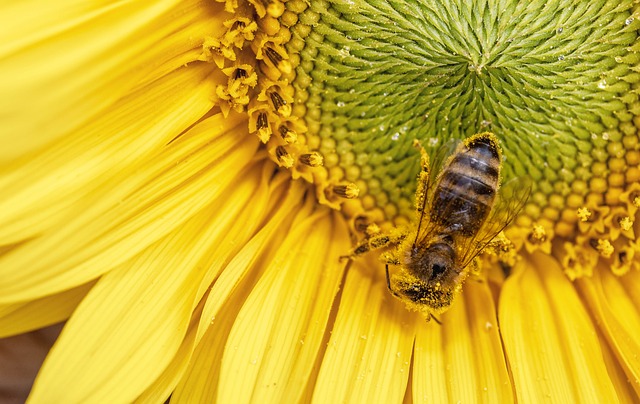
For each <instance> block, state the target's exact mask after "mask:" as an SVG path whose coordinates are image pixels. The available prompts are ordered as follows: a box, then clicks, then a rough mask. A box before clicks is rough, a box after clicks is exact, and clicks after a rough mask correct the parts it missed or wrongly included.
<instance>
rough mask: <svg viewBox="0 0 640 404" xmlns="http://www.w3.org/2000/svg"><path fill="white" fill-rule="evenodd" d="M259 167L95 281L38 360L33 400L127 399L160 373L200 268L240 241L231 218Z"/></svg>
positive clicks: (179, 337) (186, 317) (245, 200)
mask: <svg viewBox="0 0 640 404" xmlns="http://www.w3.org/2000/svg"><path fill="white" fill-rule="evenodd" d="M260 170H261V167H259V166H258V167H256V169H254V170H252V171H250V172H249V173H247V175H246V176H245V177H243V179H242V180H241V181H237V182H236V184H235V187H234V189H233V192H230V193H229V195H228V198H223V203H215V202H214V204H213V205H212V206H211V209H205V210H203V211H202V212H200V213H199V214H198V215H196V216H194V217H193V218H192V219H191V220H189V221H188V222H187V223H186V224H185V225H183V226H182V227H180V228H178V229H177V230H176V231H174V232H173V233H172V234H170V235H169V236H167V237H165V238H164V239H162V240H160V241H158V242H157V243H156V244H154V245H153V246H151V247H150V248H149V249H147V250H146V251H144V252H142V254H140V255H138V257H136V258H134V259H132V260H130V261H128V262H125V263H124V264H122V265H121V266H120V267H118V268H116V269H114V270H113V271H111V272H109V273H108V274H106V275H104V276H103V277H102V278H101V279H100V281H98V283H97V284H96V286H95V287H94V289H92V291H91V292H90V293H89V295H88V296H87V297H86V298H85V299H84V300H83V302H82V304H81V305H80V306H79V307H78V309H77V311H76V313H74V315H73V316H72V318H71V319H70V320H69V322H68V323H67V326H66V327H65V329H64V330H63V333H62V335H61V337H60V339H59V341H58V342H57V343H56V345H55V346H54V348H53V350H52V351H51V353H50V355H49V357H48V358H47V360H46V361H45V364H44V365H43V368H42V371H41V373H40V375H39V376H38V379H37V381H36V384H35V386H34V389H33V392H32V396H31V401H32V402H44V401H54V402H79V401H102V402H114V401H116V402H117V401H121V402H128V401H131V400H132V399H134V398H136V397H137V396H138V395H140V394H141V393H142V392H143V391H144V390H145V389H146V388H147V387H149V386H150V384H151V383H152V382H153V381H154V380H155V379H156V378H158V377H159V376H160V375H161V373H162V371H163V370H164V369H165V368H166V367H167V366H168V365H169V364H170V362H171V360H172V358H173V357H174V355H175V354H176V352H177V351H178V349H179V347H180V345H181V344H182V341H183V338H184V336H185V334H186V331H187V326H188V324H189V321H190V319H191V313H192V312H193V310H194V308H195V306H196V305H197V303H198V301H199V300H200V299H199V297H198V296H197V294H198V287H197V286H198V285H199V283H200V281H201V278H202V277H203V275H204V273H205V272H204V271H202V268H203V267H206V266H207V263H208V262H210V261H211V260H212V258H211V257H212V256H213V255H215V254H216V253H222V254H224V251H225V250H229V249H233V248H237V246H238V245H242V244H243V243H244V242H246V240H243V239H241V238H240V239H238V237H237V236H236V234H237V233H240V234H242V233H245V232H244V229H245V228H246V224H245V223H242V225H243V226H234V225H235V224H236V223H237V222H238V215H241V214H242V212H243V211H244V210H245V209H247V208H248V207H249V206H250V200H251V197H252V196H254V195H255V190H256V188H257V187H258V186H259V184H260V181H261V177H260V175H258V174H259V172H260ZM211 212H216V213H215V216H214V217H213V218H212V217H211ZM245 236H246V234H245ZM69 386H73V388H69Z"/></svg>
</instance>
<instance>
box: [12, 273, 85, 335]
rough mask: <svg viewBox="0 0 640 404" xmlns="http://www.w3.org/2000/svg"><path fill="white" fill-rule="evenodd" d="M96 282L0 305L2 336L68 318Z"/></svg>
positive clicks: (19, 332)
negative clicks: (24, 300)
mask: <svg viewBox="0 0 640 404" xmlns="http://www.w3.org/2000/svg"><path fill="white" fill-rule="evenodd" d="M94 283H95V282H89V283H87V284H84V285H80V286H78V287H76V288H73V289H71V290H66V291H64V292H60V293H57V294H55V295H51V296H45V297H43V298H41V299H37V300H33V301H31V302H27V303H16V304H11V305H6V306H2V307H0V338H3V337H7V336H10V335H17V334H21V333H24V332H28V331H32V330H37V329H39V328H43V327H46V326H48V325H51V324H55V323H59V322H61V321H64V320H66V319H68V318H69V316H71V313H73V311H74V310H75V309H76V307H77V306H78V303H80V302H81V301H82V299H83V298H84V297H85V295H86V294H87V293H88V292H89V290H91V288H92V287H93V285H94Z"/></svg>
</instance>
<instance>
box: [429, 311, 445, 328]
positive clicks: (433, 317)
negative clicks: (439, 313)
mask: <svg viewBox="0 0 640 404" xmlns="http://www.w3.org/2000/svg"><path fill="white" fill-rule="evenodd" d="M431 319H433V321H435V322H436V323H438V325H442V321H440V320H438V318H437V317H436V316H434V315H433V314H431V313H429V319H427V321H429V320H431Z"/></svg>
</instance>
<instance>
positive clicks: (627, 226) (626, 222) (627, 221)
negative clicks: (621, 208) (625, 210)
mask: <svg viewBox="0 0 640 404" xmlns="http://www.w3.org/2000/svg"><path fill="white" fill-rule="evenodd" d="M618 224H619V225H620V228H621V229H622V230H624V231H629V230H631V229H632V228H633V220H631V218H630V217H629V216H624V217H623V218H621V219H620V220H619V221H618Z"/></svg>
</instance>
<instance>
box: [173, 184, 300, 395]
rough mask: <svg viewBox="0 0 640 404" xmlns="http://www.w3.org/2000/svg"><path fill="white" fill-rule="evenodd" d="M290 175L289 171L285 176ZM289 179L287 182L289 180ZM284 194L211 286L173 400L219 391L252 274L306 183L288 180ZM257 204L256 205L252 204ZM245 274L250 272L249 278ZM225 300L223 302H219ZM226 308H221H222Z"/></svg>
mask: <svg viewBox="0 0 640 404" xmlns="http://www.w3.org/2000/svg"><path fill="white" fill-rule="evenodd" d="M286 176H287V178H289V176H288V175H286ZM271 182H272V183H271V186H272V188H273V189H274V191H277V189H278V188H281V186H280V184H278V182H280V183H282V181H281V180H279V178H278V177H276V178H274V179H273V180H272V181H271ZM287 182H288V181H287ZM290 185H291V190H290V191H289V192H288V194H287V196H286V198H284V197H283V195H282V193H281V192H273V193H272V194H271V195H270V196H269V198H268V200H269V202H270V204H271V203H273V202H276V210H271V209H270V212H271V214H270V219H269V222H268V223H267V224H266V225H265V226H264V227H262V229H261V230H260V231H259V232H258V233H257V234H256V235H255V236H254V237H253V238H252V239H251V240H250V241H249V242H247V243H246V244H245V245H244V246H243V248H242V250H240V251H239V252H238V253H237V254H236V256H235V257H234V258H233V259H232V260H231V261H230V262H229V264H228V265H226V267H225V268H224V271H223V272H222V274H221V275H220V277H219V278H218V279H217V280H216V282H215V284H214V285H213V287H212V288H211V291H210V292H209V294H208V296H207V300H206V304H205V306H204V310H203V314H202V318H201V321H200V325H199V327H198V334H197V338H196V341H197V342H198V346H197V348H196V349H195V352H194V353H193V357H192V359H191V358H190V359H191V362H190V364H189V367H188V369H185V371H184V377H183V378H182V381H181V382H180V384H179V385H178V386H177V388H176V390H175V391H174V393H173V394H172V398H171V400H172V401H173V402H212V401H214V400H215V398H216V395H217V387H218V381H219V377H220V363H221V361H220V360H213V361H212V360H211V358H222V355H223V352H224V346H225V343H226V341H227V337H228V336H229V332H230V330H231V327H232V326H233V323H234V321H235V319H236V317H237V315H238V311H239V310H240V307H241V306H242V304H243V302H244V300H245V299H246V296H247V295H249V293H250V292H251V290H252V289H253V287H254V283H255V282H254V281H253V279H252V278H255V277H257V276H258V272H259V271H260V270H261V269H262V268H263V267H265V266H266V264H268V262H270V259H269V256H268V255H266V253H268V252H269V246H271V245H273V246H276V245H278V244H279V243H280V242H281V239H280V237H281V235H280V234H279V233H278V230H280V231H282V229H288V228H289V226H290V225H291V220H292V219H293V217H294V215H293V213H294V212H296V211H298V210H299V209H300V207H299V205H300V204H301V203H302V199H303V198H302V196H303V193H304V190H305V187H304V186H303V185H302V184H301V183H300V182H293V183H290ZM256 205H260V204H256ZM248 275H252V276H251V277H249V279H247V281H245V279H246V278H248ZM223 305H224V306H223ZM222 307H224V309H222V310H221V308H222Z"/></svg>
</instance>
